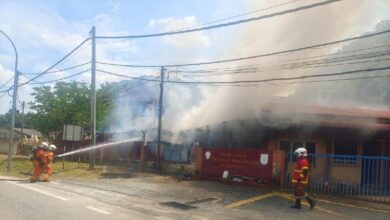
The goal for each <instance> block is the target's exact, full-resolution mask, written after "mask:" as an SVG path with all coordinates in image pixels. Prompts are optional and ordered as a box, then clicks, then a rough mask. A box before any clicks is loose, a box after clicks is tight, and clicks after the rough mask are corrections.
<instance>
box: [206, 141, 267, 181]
mask: <svg viewBox="0 0 390 220" xmlns="http://www.w3.org/2000/svg"><path fill="white" fill-rule="evenodd" d="M203 152H204V154H203V157H204V158H203V174H204V175H205V176H208V177H221V176H223V175H226V173H228V174H229V176H247V177H252V178H260V179H267V180H270V179H272V151H270V150H268V149H261V150H260V149H256V150H255V149H229V148H206V149H204V151H203Z"/></svg>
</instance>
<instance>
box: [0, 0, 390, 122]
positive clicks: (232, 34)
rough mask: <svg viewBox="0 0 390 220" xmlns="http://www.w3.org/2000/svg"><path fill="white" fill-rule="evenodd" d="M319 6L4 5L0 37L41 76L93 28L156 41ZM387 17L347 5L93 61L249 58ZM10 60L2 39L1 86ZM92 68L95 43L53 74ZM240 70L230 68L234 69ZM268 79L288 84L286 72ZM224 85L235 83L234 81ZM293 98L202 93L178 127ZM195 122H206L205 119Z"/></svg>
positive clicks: (123, 46)
mask: <svg viewBox="0 0 390 220" xmlns="http://www.w3.org/2000/svg"><path fill="white" fill-rule="evenodd" d="M321 1H325V0H296V1H292V0H276V1H269V0H246V1H234V0H209V1H179V0H167V1H156V0H143V1H136V0H133V1H131V0H127V1H125V0H67V1H65V0H18V1H12V0H2V1H0V30H2V31H4V32H5V33H7V34H8V35H9V37H10V38H11V39H12V40H13V41H14V43H15V45H16V47H17V50H18V53H19V67H18V69H19V71H20V72H22V73H36V72H42V71H44V70H45V69H46V68H48V67H49V66H51V65H52V64H54V63H55V62H57V61H58V60H59V59H61V58H62V57H63V56H64V55H65V54H66V53H68V52H69V51H71V50H72V49H73V48H74V47H75V46H77V45H78V44H79V43H81V42H82V41H83V40H84V39H86V38H88V37H89V31H90V29H91V27H92V26H95V27H96V35H98V36H115V35H136V34H148V33H158V32H164V31H174V30H180V29H184V28H188V27H193V26H196V25H200V24H206V25H204V26H207V23H209V22H212V21H215V20H219V19H224V18H227V17H231V16H236V15H240V14H244V13H248V12H253V11H256V10H259V9H263V10H259V11H258V12H256V13H251V14H248V15H245V16H240V17H236V18H234V19H230V20H225V21H222V22H229V21H233V20H238V19H246V18H250V17H255V16H259V15H264V14H269V13H274V12H277V11H282V10H286V9H291V8H294V7H299V6H302V5H307V4H311V3H314V2H321ZM284 3H286V4H285V5H283V6H280V7H274V8H270V9H266V8H268V7H272V6H275V5H278V4H284ZM389 11H390V2H389V1H388V0H343V1H341V2H336V3H332V4H329V5H326V6H322V7H319V8H315V9H310V10H307V11H303V12H298V13H294V14H290V15H281V16H277V17H274V18H269V19H265V20H261V21H254V22H250V23H246V24H240V25H236V26H231V27H225V28H220V29H217V30H209V31H201V32H196V33H191V34H185V35H175V36H169V37H158V38H147V39H136V40H124V41H123V40H122V41H118V40H97V54H96V55H97V60H98V61H101V62H112V63H132V64H159V65H160V64H172V63H191V62H199V61H210V60H219V59H228V58H236V57H242V56H251V55H254V54H260V53H265V52H272V51H278V50H284V49H291V48H295V47H300V46H305V45H310V44H316V43H321V42H327V41H332V40H337V39H341V38H347V37H351V36H357V35H361V34H363V33H366V32H368V31H372V30H373V29H374V27H375V24H377V23H378V22H379V21H381V20H390V13H388V12H389ZM220 23H221V22H220ZM213 24H217V23H213ZM341 46H342V45H336V46H333V47H328V48H319V49H318V50H315V51H309V52H306V53H305V54H297V55H294V56H307V55H313V54H320V53H329V52H334V51H336V50H337V49H340V47H341ZM286 56H290V55H286ZM284 58H286V57H284V56H278V57H276V58H273V59H269V60H266V61H267V62H271V61H275V60H279V59H284ZM287 58H288V57H287ZM14 59H15V55H14V52H13V49H12V47H11V45H10V43H9V42H8V41H7V39H6V38H5V37H3V36H0V86H1V85H3V84H5V82H7V81H8V80H9V79H10V78H11V77H12V76H13V71H14V70H13V67H14ZM90 59H91V47H90V43H87V44H85V45H84V46H82V47H81V48H80V49H79V50H78V51H77V53H75V54H74V55H72V56H71V57H70V58H69V59H67V60H66V61H65V62H63V63H61V64H60V65H58V66H57V67H56V68H57V69H61V68H66V67H69V66H73V65H77V64H81V63H84V62H89V61H90ZM266 61H264V62H266ZM242 64H243V63H240V64H229V65H230V66H229V65H228V66H229V67H231V66H234V65H242ZM244 64H248V63H244ZM225 66H226V65H225ZM225 66H223V67H225ZM216 67H221V66H215V68H216ZM88 68H90V66H88V65H87V66H83V67H80V68H78V69H77V70H74V71H66V72H59V73H53V74H47V75H45V76H44V77H41V78H39V79H37V80H36V82H41V81H45V80H52V79H58V78H61V77H64V76H67V75H70V74H72V73H76V72H77V71H82V70H86V69H88ZM98 68H100V69H103V70H107V71H114V72H117V73H125V74H129V75H131V76H141V75H153V74H155V73H157V72H158V71H159V69H158V68H149V69H128V68H127V69H125V68H117V67H109V66H104V65H98ZM202 68H203V67H202ZM208 68H210V67H208ZM270 74H279V75H283V74H284V73H270ZM32 76H33V75H28V74H22V75H21V77H20V80H19V81H20V82H22V83H23V82H25V81H27V80H28V78H31V77H32ZM265 76H267V75H265ZM268 76H271V75H268ZM256 77H257V76H256ZM224 79H226V78H224ZM227 79H238V78H237V77H229V78H227ZM240 79H242V78H240ZM246 79H250V77H248V78H246ZM69 80H77V81H83V82H87V83H89V82H90V73H89V72H87V73H85V74H83V75H80V76H77V77H75V78H71V79H69ZM120 80H122V78H120V77H117V76H112V75H108V74H103V73H98V74H97V82H98V84H101V83H104V82H117V81H120ZM12 83H13V82H12V81H10V82H9V83H7V84H5V85H4V88H2V89H0V91H1V90H3V89H6V88H9V87H10V86H11V85H12ZM47 85H53V84H47ZM33 86H34V85H29V84H28V85H25V86H22V87H20V89H19V93H18V108H19V109H20V103H21V102H22V101H26V102H29V101H31V100H32V96H31V95H30V94H31V92H32V91H33V90H32V88H33ZM295 89H296V87H294V86H291V87H284V88H280V87H277V88H273V87H270V85H267V84H264V86H263V87H261V88H260V90H258V89H257V90H253V89H248V90H245V91H243V90H242V89H241V90H240V89H239V88H237V89H231V90H227V89H218V90H215V89H212V88H205V89H202V92H203V100H202V101H201V102H200V103H201V104H199V105H198V106H193V107H189V109H187V110H186V111H187V112H188V111H190V113H189V114H188V115H187V117H184V118H182V119H181V120H179V121H182V122H185V123H190V121H191V120H196V121H199V122H200V121H203V122H204V123H206V122H207V121H209V117H207V116H206V115H207V114H208V115H210V117H212V115H214V114H215V112H216V111H218V110H219V108H214V109H215V110H214V111H207V114H206V115H205V111H206V110H205V109H206V108H210V106H222V107H224V108H231V106H237V102H233V101H229V97H234V100H242V99H243V97H248V95H249V96H250V95H252V94H255V95H259V93H261V92H262V93H266V94H268V95H270V96H275V95H277V96H285V95H288V94H291V93H293V92H294V91H295ZM260 91H261V92H260ZM10 95H12V92H10ZM10 95H8V94H6V95H4V96H2V97H0V114H3V113H5V112H7V111H8V110H9V109H10V108H11V97H10ZM254 98H255V97H254ZM230 99H232V98H230ZM226 100H228V102H226ZM27 110H28V106H27ZM209 112H214V113H209ZM196 116H198V117H196ZM190 117H191V119H189V118H190ZM199 117H202V118H201V119H199ZM221 120H222V119H221Z"/></svg>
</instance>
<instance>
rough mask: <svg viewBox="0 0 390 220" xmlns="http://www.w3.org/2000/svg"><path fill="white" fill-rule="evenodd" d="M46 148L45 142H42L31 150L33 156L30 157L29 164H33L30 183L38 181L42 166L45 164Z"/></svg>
mask: <svg viewBox="0 0 390 220" xmlns="http://www.w3.org/2000/svg"><path fill="white" fill-rule="evenodd" d="M47 146H48V144H47V143H46V142H42V143H41V144H40V145H38V146H36V147H34V148H33V149H32V153H33V156H32V157H31V162H32V164H33V172H32V175H31V179H30V181H31V182H36V181H38V180H39V178H40V176H41V174H42V170H43V164H44V163H45V150H44V149H45V148H46V147H47Z"/></svg>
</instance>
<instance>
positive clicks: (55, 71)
mask: <svg viewBox="0 0 390 220" xmlns="http://www.w3.org/2000/svg"><path fill="white" fill-rule="evenodd" d="M88 64H91V62H86V63H82V64H78V65H75V66H70V67H67V68H64V69H59V70H53V71H48V72H46V73H47V74H48V73H58V72H64V71H68V70H71V69H76V68H78V67H82V66H85V65H88ZM21 74H22V75H38V74H41V73H21Z"/></svg>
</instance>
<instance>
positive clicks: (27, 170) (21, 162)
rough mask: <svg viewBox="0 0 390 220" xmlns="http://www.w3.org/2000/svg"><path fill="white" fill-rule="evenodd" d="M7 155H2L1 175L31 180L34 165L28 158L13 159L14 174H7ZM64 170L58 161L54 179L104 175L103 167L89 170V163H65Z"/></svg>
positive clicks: (54, 168)
mask: <svg viewBox="0 0 390 220" xmlns="http://www.w3.org/2000/svg"><path fill="white" fill-rule="evenodd" d="M7 165H8V161H7V155H0V175H2V176H12V177H19V178H26V179H27V178H29V177H30V176H31V171H32V163H31V161H30V158H29V157H27V156H13V157H12V169H11V170H12V172H10V173H8V172H7ZM64 168H65V169H64V170H63V169H62V160H57V161H56V162H55V163H53V164H52V169H53V175H52V179H56V178H83V179H96V178H100V177H101V175H102V170H103V168H102V166H101V165H96V166H95V169H93V170H89V169H88V168H89V164H88V163H80V164H78V162H72V161H65V163H64Z"/></svg>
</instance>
